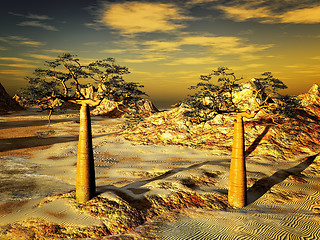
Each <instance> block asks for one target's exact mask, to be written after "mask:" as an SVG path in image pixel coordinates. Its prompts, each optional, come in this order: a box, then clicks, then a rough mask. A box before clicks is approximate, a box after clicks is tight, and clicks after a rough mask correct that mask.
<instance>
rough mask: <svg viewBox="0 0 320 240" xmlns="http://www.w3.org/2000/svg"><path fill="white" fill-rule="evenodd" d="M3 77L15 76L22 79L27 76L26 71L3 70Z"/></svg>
mask: <svg viewBox="0 0 320 240" xmlns="http://www.w3.org/2000/svg"><path fill="white" fill-rule="evenodd" d="M0 74H1V75H13V76H19V77H22V76H25V75H26V73H25V71H20V70H13V69H11V70H1V73H0Z"/></svg>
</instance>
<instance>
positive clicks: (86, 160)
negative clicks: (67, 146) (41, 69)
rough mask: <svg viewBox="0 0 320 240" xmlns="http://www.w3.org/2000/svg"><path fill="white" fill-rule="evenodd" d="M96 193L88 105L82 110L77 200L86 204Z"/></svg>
mask: <svg viewBox="0 0 320 240" xmlns="http://www.w3.org/2000/svg"><path fill="white" fill-rule="evenodd" d="M95 191H96V184H95V173H94V159H93V150H92V134H91V120H90V110H89V106H88V105H87V104H82V106H81V109H80V130H79V143H78V156H77V180H76V199H77V202H78V203H85V202H87V201H89V200H90V199H91V198H93V197H94V195H95Z"/></svg>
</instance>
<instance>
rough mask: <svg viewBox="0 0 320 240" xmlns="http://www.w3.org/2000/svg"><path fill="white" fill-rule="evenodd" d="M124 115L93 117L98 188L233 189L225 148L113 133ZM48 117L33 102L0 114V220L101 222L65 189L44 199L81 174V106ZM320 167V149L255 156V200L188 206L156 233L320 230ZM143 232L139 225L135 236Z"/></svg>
mask: <svg viewBox="0 0 320 240" xmlns="http://www.w3.org/2000/svg"><path fill="white" fill-rule="evenodd" d="M121 121H122V120H117V119H106V118H101V117H93V121H92V129H93V136H94V138H93V145H94V155H95V166H96V184H97V191H98V193H101V194H103V195H105V196H108V197H110V198H115V197H116V196H115V195H120V196H124V195H125V196H126V197H127V198H128V199H130V200H135V201H142V200H143V199H144V198H145V197H146V196H152V195H166V194H167V195H168V194H171V193H172V192H173V191H178V190H181V189H182V190H185V191H190V192H196V193H199V194H209V195H213V196H215V195H221V194H222V195H223V194H224V195H226V193H227V186H228V177H229V176H228V172H229V163H230V155H229V153H228V152H223V151H221V152H212V151H199V150H196V149H190V148H184V147H179V146H158V145H138V144H133V143H131V142H128V141H125V140H124V139H122V138H121V137H119V136H115V133H117V132H118V130H119V124H121ZM46 124H47V122H46V115H42V114H35V112H33V113H30V112H22V113H17V114H12V115H8V116H1V117H0V143H1V144H0V164H1V170H0V182H1V185H0V190H1V191H0V197H1V198H0V224H1V225H6V224H12V223H15V222H17V221H23V220H26V219H29V218H37V219H43V220H46V221H50V222H53V223H56V224H66V225H72V226H87V227H94V226H100V225H101V224H102V223H101V221H100V220H99V219H97V218H94V217H92V216H91V215H89V214H87V213H85V212H78V211H75V210H74V209H73V208H72V207H70V204H68V203H67V201H66V200H64V199H58V200H56V201H53V202H50V203H47V204H40V205H39V203H41V201H42V200H43V198H45V197H47V196H50V195H53V194H57V193H63V192H68V191H70V190H73V189H74V188H75V178H76V151H77V134H78V127H79V123H78V117H77V114H76V112H71V113H68V114H63V115H56V116H53V122H52V125H51V126H50V127H49V128H48V126H47V125H46ZM53 130H54V133H53ZM319 167H320V158H319V157H318V156H302V157H299V158H297V159H290V160H288V161H282V162H274V161H268V160H264V161H263V162H261V161H260V160H259V158H258V157H255V156H249V157H248V158H247V178H248V187H249V188H248V200H249V205H248V206H246V207H245V208H243V209H238V210H223V211H221V210H204V209H186V210H185V211H182V212H180V213H177V214H176V216H175V218H174V220H172V221H171V222H166V223H164V224H162V225H161V226H162V227H161V228H159V229H158V230H157V237H158V238H161V239H238V238H241V239H320V229H319V223H320V215H319V213H320V187H319V180H320V170H319ZM203 176H206V177H207V178H206V179H205V180H204V178H203ZM200 179H201V181H200ZM117 193H122V195H121V194H117ZM130 200H128V201H130ZM129 235H130V234H129ZM129 235H128V236H129ZM138 235H139V230H136V231H133V232H131V235H130V236H138ZM26 239H27V238H26ZM30 239H31V238H30ZM106 239H107V238H106ZM137 239H138V238H137Z"/></svg>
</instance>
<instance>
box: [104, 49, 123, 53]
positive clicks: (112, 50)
mask: <svg viewBox="0 0 320 240" xmlns="http://www.w3.org/2000/svg"><path fill="white" fill-rule="evenodd" d="M126 51H128V50H126V49H105V50H102V51H101V53H123V52H126Z"/></svg>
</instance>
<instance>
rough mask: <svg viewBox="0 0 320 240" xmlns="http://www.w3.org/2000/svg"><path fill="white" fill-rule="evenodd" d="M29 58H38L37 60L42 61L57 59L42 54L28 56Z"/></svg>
mask: <svg viewBox="0 0 320 240" xmlns="http://www.w3.org/2000/svg"><path fill="white" fill-rule="evenodd" d="M27 56H28V57H32V58H36V59H41V60H51V59H55V57H52V56H48V55H42V54H28V55H27Z"/></svg>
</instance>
